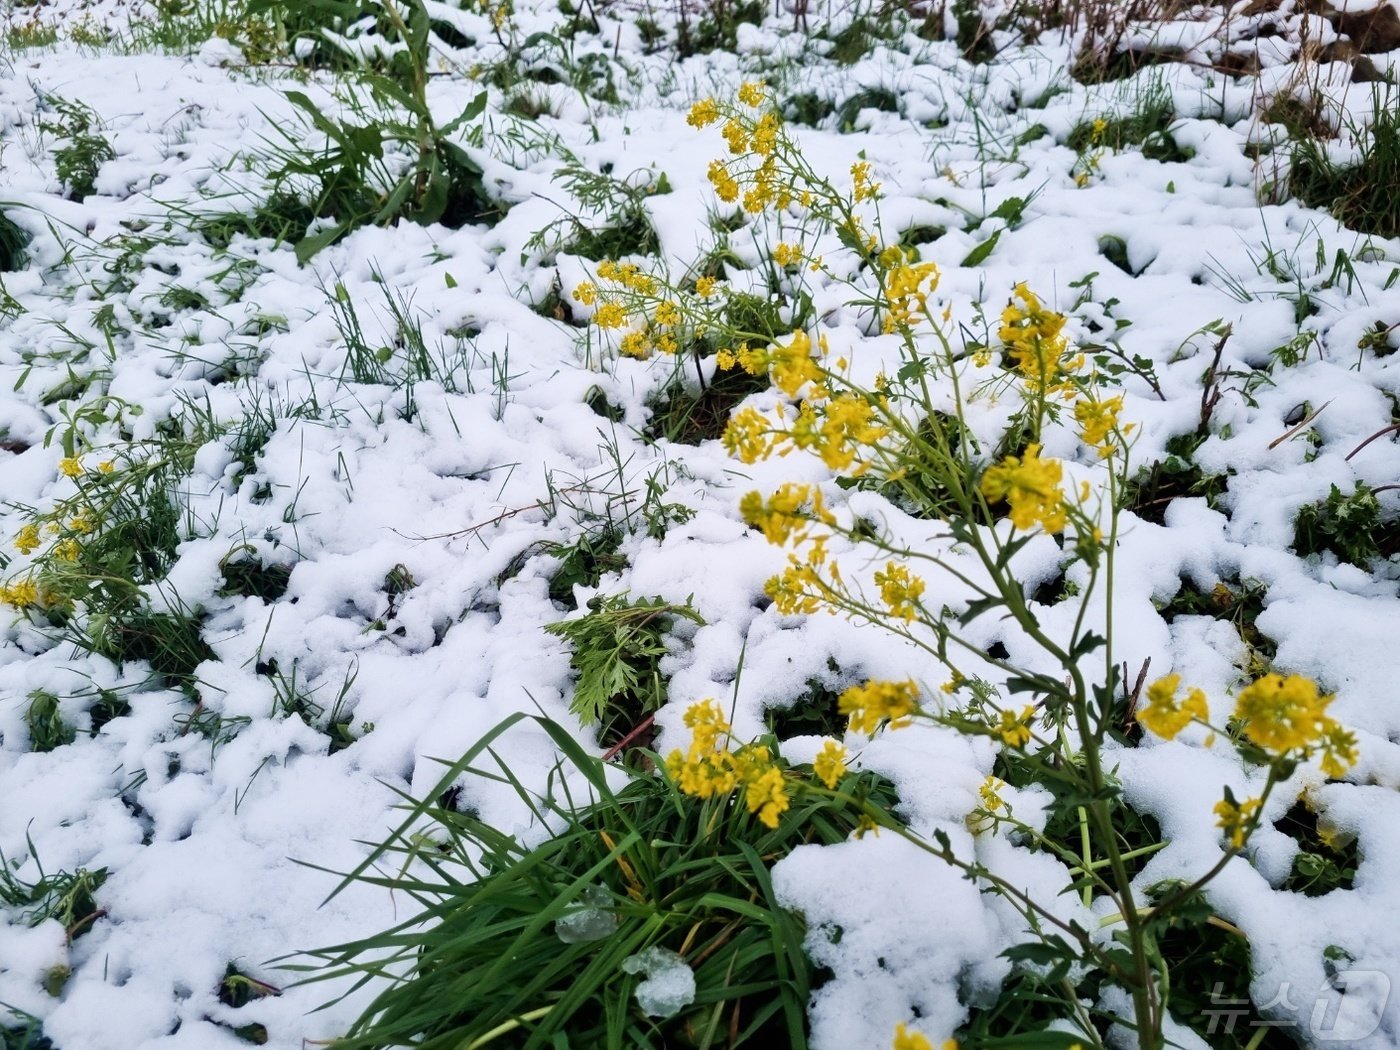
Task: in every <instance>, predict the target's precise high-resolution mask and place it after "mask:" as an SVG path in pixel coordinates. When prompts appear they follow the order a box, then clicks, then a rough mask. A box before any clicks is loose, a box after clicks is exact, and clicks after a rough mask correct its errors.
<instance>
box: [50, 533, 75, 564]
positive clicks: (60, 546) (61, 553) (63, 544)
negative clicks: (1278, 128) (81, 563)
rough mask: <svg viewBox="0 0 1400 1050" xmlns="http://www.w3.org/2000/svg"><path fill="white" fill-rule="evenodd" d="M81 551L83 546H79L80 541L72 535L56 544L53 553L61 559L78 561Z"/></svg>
mask: <svg viewBox="0 0 1400 1050" xmlns="http://www.w3.org/2000/svg"><path fill="white" fill-rule="evenodd" d="M81 553H82V548H81V547H79V546H78V541H77V540H75V539H73V538H72V537H71V536H70V537H69V538H68V539H66V540H59V541H58V542H57V543H56V544H54V548H53V555H54V557H55V558H57V559H58V560H59V561H77V560H78V555H79V554H81Z"/></svg>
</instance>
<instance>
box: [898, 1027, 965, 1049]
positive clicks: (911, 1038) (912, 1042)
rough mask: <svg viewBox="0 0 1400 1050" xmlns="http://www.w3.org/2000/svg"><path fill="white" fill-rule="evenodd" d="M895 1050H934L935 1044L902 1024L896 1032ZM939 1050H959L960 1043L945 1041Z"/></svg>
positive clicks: (920, 1033) (954, 1040)
mask: <svg viewBox="0 0 1400 1050" xmlns="http://www.w3.org/2000/svg"><path fill="white" fill-rule="evenodd" d="M894 1050H933V1044H932V1043H930V1042H929V1041H928V1036H926V1035H924V1034H923V1033H922V1032H920V1031H918V1030H917V1029H913V1028H906V1027H905V1026H904V1025H902V1024H901V1025H898V1026H896V1028H895V1030H894ZM939 1050H958V1041H957V1040H956V1039H945V1040H944V1041H943V1045H942V1046H941V1047H939Z"/></svg>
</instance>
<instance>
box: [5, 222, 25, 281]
mask: <svg viewBox="0 0 1400 1050" xmlns="http://www.w3.org/2000/svg"><path fill="white" fill-rule="evenodd" d="M28 244H29V234H27V233H26V232H25V231H24V230H23V229H22V228H21V227H20V226H19V224H18V223H16V222H15V220H14V219H12V218H10V217H9V216H8V215H6V214H5V213H4V212H3V211H0V272H4V273H10V272H11V271H14V270H22V269H24V267H25V264H26V263H28V261H29V257H28V255H27V254H26V253H25V250H24V249H25V248H26V247H27V246H28Z"/></svg>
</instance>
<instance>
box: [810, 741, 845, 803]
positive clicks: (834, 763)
mask: <svg viewBox="0 0 1400 1050" xmlns="http://www.w3.org/2000/svg"><path fill="white" fill-rule="evenodd" d="M812 772H813V773H814V774H816V777H817V779H818V780H820V781H821V782H822V783H823V784H825V785H826V786H827V787H828V788H830V789H831V790H833V791H834V790H836V785H837V784H838V783H839V782H840V780H841V778H842V777H843V776H845V775H846V748H845V746H844V745H842V744H838V743H837V742H836V741H835V740H827V741H825V742H824V743H823V744H822V749H821V750H820V751H818V752H817V757H816V758H815V759H814V760H813V762H812Z"/></svg>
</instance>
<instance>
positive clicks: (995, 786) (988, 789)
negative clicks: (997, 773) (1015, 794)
mask: <svg viewBox="0 0 1400 1050" xmlns="http://www.w3.org/2000/svg"><path fill="white" fill-rule="evenodd" d="M1004 787H1006V781H1004V780H1001V779H1000V778H998V777H988V778H987V779H986V780H984V781H982V786H981V787H979V788H978V789H977V796H978V798H980V799H981V800H982V808H983V809H985V810H986V811H987V812H988V813H996V812H998V811H999V810H1001V809H1002V808H1003V807H1005V805H1006V801H1005V800H1004V799H1003V798H1002V797H1001V789H1002V788H1004Z"/></svg>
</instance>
